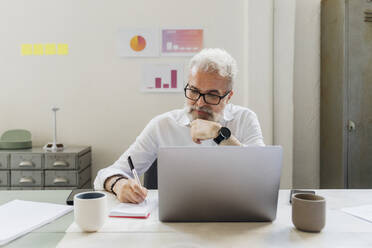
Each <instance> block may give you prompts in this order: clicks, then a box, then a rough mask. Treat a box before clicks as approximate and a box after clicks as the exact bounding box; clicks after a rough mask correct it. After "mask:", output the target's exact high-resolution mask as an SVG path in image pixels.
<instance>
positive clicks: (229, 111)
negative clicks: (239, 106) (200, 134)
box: [178, 103, 234, 126]
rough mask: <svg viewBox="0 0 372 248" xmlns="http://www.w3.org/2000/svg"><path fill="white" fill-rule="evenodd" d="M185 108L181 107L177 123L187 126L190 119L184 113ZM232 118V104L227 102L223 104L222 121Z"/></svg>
mask: <svg viewBox="0 0 372 248" xmlns="http://www.w3.org/2000/svg"><path fill="white" fill-rule="evenodd" d="M186 111H187V110H186V108H184V109H183V111H182V114H181V116H180V118H179V119H178V123H179V124H181V125H183V126H188V125H190V122H191V121H190V119H189V116H188V114H187V113H186ZM233 119H234V115H233V113H232V105H231V104H230V103H229V104H227V105H226V106H225V109H224V110H223V118H222V121H223V122H225V123H226V122H228V121H231V120H233Z"/></svg>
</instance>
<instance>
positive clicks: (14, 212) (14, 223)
mask: <svg viewBox="0 0 372 248" xmlns="http://www.w3.org/2000/svg"><path fill="white" fill-rule="evenodd" d="M72 209H73V207H72V206H66V205H60V204H53V203H45V202H32V201H22V200H13V201H10V202H8V203H5V204H3V205H1V206H0V220H1V225H0V245H3V244H6V243H8V242H10V241H12V240H14V239H16V238H18V237H20V236H22V235H24V234H26V233H28V232H30V231H32V230H34V229H36V228H39V227H41V226H43V225H45V224H47V223H49V222H52V221H53V220H55V219H57V218H59V217H60V216H62V215H64V214H67V213H68V212H70V211H71V210H72Z"/></svg>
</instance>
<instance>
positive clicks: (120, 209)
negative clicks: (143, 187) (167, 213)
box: [109, 197, 158, 219]
mask: <svg viewBox="0 0 372 248" xmlns="http://www.w3.org/2000/svg"><path fill="white" fill-rule="evenodd" d="M157 205H158V200H157V199H155V198H149V197H147V198H146V200H145V201H144V202H142V203H140V204H134V203H119V204H118V205H117V206H115V207H114V208H112V209H111V211H110V214H109V216H110V217H118V218H140V219H146V218H148V217H149V216H150V213H151V211H153V210H154V209H155V208H156V207H157Z"/></svg>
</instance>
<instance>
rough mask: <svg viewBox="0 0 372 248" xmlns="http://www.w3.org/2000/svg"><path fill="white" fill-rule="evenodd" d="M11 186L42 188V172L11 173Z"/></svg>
mask: <svg viewBox="0 0 372 248" xmlns="http://www.w3.org/2000/svg"><path fill="white" fill-rule="evenodd" d="M10 178H11V179H10V182H11V185H12V186H22V187H23V186H43V185H44V172H43V171H41V170H39V171H11V173H10Z"/></svg>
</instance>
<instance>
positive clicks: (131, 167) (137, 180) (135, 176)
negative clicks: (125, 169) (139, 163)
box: [128, 156, 146, 202]
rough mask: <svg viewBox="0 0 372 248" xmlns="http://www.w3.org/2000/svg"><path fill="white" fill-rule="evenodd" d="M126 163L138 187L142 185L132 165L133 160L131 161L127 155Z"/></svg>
mask: <svg viewBox="0 0 372 248" xmlns="http://www.w3.org/2000/svg"><path fill="white" fill-rule="evenodd" d="M128 164H129V167H130V170H131V171H132V173H133V175H134V179H135V180H136V182H137V184H138V185H139V186H140V187H142V185H141V181H140V179H139V177H138V174H137V171H136V169H135V168H134V165H133V162H132V158H131V157H130V156H128ZM145 202H146V199H145Z"/></svg>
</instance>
